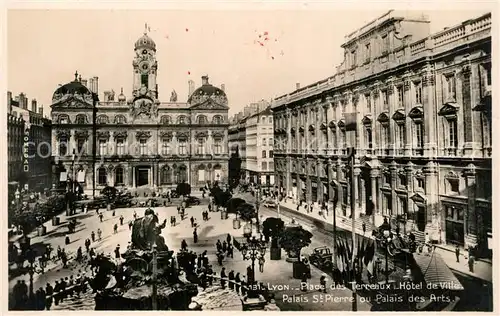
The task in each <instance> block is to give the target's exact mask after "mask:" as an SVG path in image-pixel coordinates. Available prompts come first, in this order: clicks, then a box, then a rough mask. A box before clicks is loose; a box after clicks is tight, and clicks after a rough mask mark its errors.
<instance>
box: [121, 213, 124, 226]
mask: <svg viewBox="0 0 500 316" xmlns="http://www.w3.org/2000/svg"><path fill="white" fill-rule="evenodd" d="M123 220H124V218H123V215H120V226H122V225H123Z"/></svg>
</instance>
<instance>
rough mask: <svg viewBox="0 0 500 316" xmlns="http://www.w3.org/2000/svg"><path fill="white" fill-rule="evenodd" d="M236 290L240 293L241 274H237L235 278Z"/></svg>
mask: <svg viewBox="0 0 500 316" xmlns="http://www.w3.org/2000/svg"><path fill="white" fill-rule="evenodd" d="M234 283H235V284H234V290H235V291H236V293H240V286H241V276H240V273H239V272H238V273H236V275H235V277H234Z"/></svg>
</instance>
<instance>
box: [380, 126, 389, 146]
mask: <svg viewBox="0 0 500 316" xmlns="http://www.w3.org/2000/svg"><path fill="white" fill-rule="evenodd" d="M381 133H382V146H383V147H385V146H387V145H389V144H390V142H391V140H390V135H389V125H386V124H383V125H382V130H381Z"/></svg>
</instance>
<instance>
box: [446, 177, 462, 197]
mask: <svg viewBox="0 0 500 316" xmlns="http://www.w3.org/2000/svg"><path fill="white" fill-rule="evenodd" d="M446 181H447V182H448V183H447V189H448V190H447V191H448V193H456V194H459V193H460V181H459V179H456V178H448V179H447V180H446Z"/></svg>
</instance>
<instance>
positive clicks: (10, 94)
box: [7, 91, 12, 109]
mask: <svg viewBox="0 0 500 316" xmlns="http://www.w3.org/2000/svg"><path fill="white" fill-rule="evenodd" d="M11 104H12V92H10V91H7V106H8V107H9V109H10V105H11Z"/></svg>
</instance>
